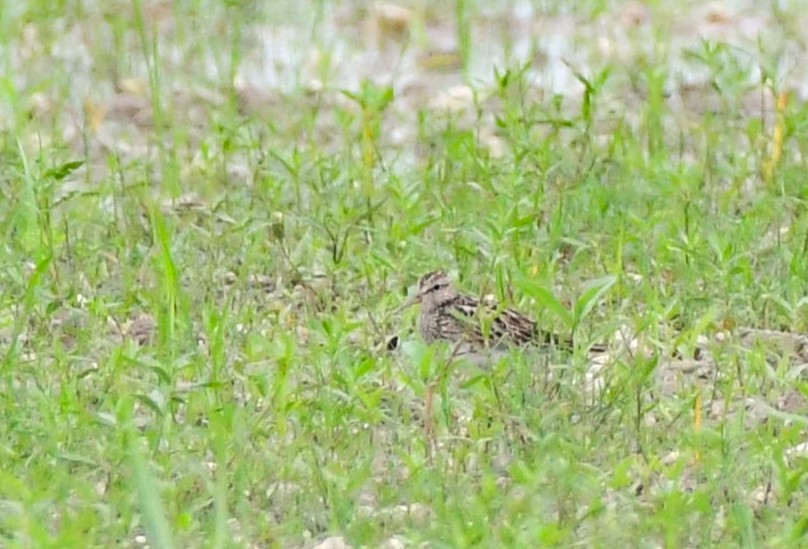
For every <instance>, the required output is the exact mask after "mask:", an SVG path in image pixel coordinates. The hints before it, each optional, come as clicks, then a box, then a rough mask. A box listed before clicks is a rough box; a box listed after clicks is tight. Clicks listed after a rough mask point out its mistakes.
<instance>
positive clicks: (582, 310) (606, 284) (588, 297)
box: [574, 275, 617, 326]
mask: <svg viewBox="0 0 808 549" xmlns="http://www.w3.org/2000/svg"><path fill="white" fill-rule="evenodd" d="M615 282H617V277H616V276H614V275H609V276H604V277H603V278H598V279H596V280H593V281H591V282H590V283H589V284H587V288H586V290H584V293H582V294H581V296H580V297H579V298H578V300H577V301H576V302H575V317H574V318H575V325H576V326H577V325H578V324H579V323H580V322H581V321H582V320H583V319H584V318H586V315H588V314H589V313H590V311H592V309H593V308H594V307H595V304H596V303H597V302H598V300H599V299H600V298H601V296H603V294H605V293H606V292H607V291H608V290H609V288H611V287H612V286H614V283H615Z"/></svg>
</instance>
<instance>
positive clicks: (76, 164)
mask: <svg viewBox="0 0 808 549" xmlns="http://www.w3.org/2000/svg"><path fill="white" fill-rule="evenodd" d="M83 165H84V160H73V161H71V162H65V163H64V164H62V165H61V166H55V167H53V168H50V169H48V170H45V173H44V174H43V175H44V177H46V178H52V179H55V180H56V181H61V180H62V179H64V178H65V177H67V176H68V175H70V174H71V173H73V172H74V171H76V170H78V169H79V168H81V167H82V166H83Z"/></svg>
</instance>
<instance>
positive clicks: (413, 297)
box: [393, 293, 421, 313]
mask: <svg viewBox="0 0 808 549" xmlns="http://www.w3.org/2000/svg"><path fill="white" fill-rule="evenodd" d="M418 303H421V296H420V295H418V294H417V293H416V294H413V295H411V296H410V297H408V298H407V301H405V302H404V303H402V304H401V305H399V306H398V307H396V309H395V310H394V311H393V312H394V313H400V312H401V311H403V310H404V309H409V308H410V307H412V306H413V305H416V304H418Z"/></svg>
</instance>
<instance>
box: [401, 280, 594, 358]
mask: <svg viewBox="0 0 808 549" xmlns="http://www.w3.org/2000/svg"><path fill="white" fill-rule="evenodd" d="M416 304H420V306H421V312H420V315H419V318H418V331H419V332H420V334H421V337H422V338H423V339H424V341H425V342H426V343H427V344H432V343H434V342H436V341H447V342H450V343H455V344H456V345H457V346H458V347H457V349H456V350H457V351H459V352H458V353H457V354H459V355H462V354H476V353H479V352H480V351H485V350H489V351H495V352H497V353H496V354H501V353H502V352H507V351H508V349H510V348H513V347H518V348H528V347H538V348H540V349H559V350H565V351H571V350H572V349H573V339H572V338H571V337H565V336H561V335H559V334H556V333H553V332H548V331H544V330H540V329H539V327H538V325H537V324H536V322H534V321H533V320H531V319H530V318H528V317H527V316H525V315H523V314H522V313H520V312H518V311H516V310H514V309H512V308H507V307H501V306H499V305H498V304H496V303H495V302H493V301H488V300H485V301H481V300H480V299H477V298H476V297H474V296H471V295H468V294H464V293H462V292H460V291H459V290H458V289H457V288H456V287H455V285H454V284H453V283H452V280H451V279H450V278H449V277H448V276H447V275H446V273H445V272H444V271H442V270H438V271H432V272H429V273H427V274H425V275H423V276H422V277H421V278H420V279H419V281H418V288H417V291H416V292H415V294H414V295H413V296H412V297H411V298H410V299H409V300H407V301H406V302H405V303H404V304H403V305H402V306H401V307H400V309H404V308H407V307H410V306H413V305H416ZM590 350H591V351H595V352H597V351H602V350H605V347H604V346H601V345H595V346H593V347H592V348H590Z"/></svg>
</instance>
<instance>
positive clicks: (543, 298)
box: [516, 278, 573, 327]
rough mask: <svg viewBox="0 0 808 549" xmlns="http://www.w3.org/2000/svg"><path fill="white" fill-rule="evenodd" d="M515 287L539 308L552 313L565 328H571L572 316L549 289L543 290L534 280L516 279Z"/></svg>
mask: <svg viewBox="0 0 808 549" xmlns="http://www.w3.org/2000/svg"><path fill="white" fill-rule="evenodd" d="M516 285H517V287H518V288H519V290H521V291H522V292H523V293H525V294H527V295H529V296H530V297H532V298H533V299H535V300H536V301H537V302H538V303H539V305H540V306H542V307H544V308H545V309H547V310H549V311H552V312H553V313H554V314H555V315H556V316H557V317H558V318H560V319H561V320H562V321H563V322H564V324H566V325H567V326H570V327H571V326H572V324H573V316H572V314H570V311H569V309H567V308H566V307H565V306H564V304H563V303H561V302H560V301H559V300H558V298H556V296H555V295H554V294H553V292H551V291H550V290H549V289H547V288H545V287H544V286H542V285H541V284H539V283H538V282H536V281H535V280H530V279H528V278H522V279H518V280H517V281H516Z"/></svg>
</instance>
